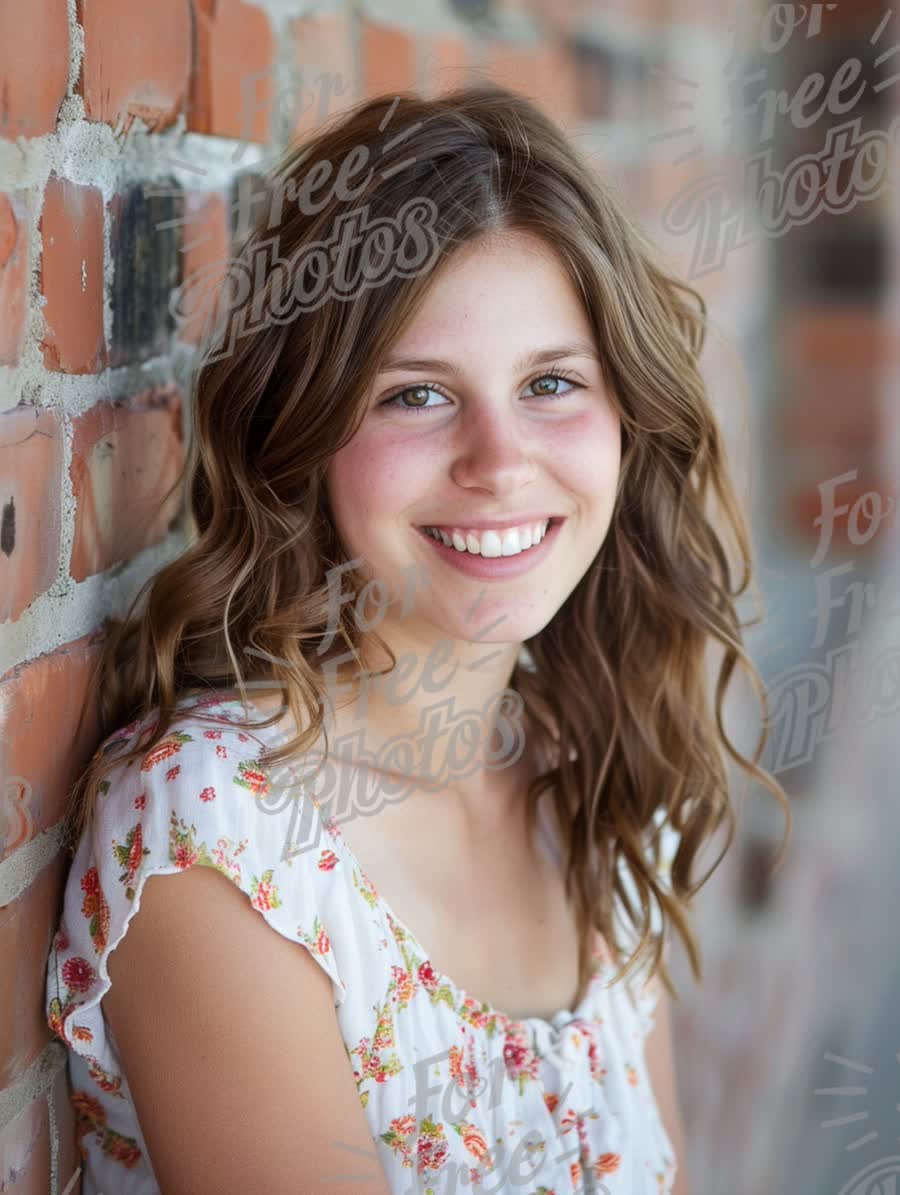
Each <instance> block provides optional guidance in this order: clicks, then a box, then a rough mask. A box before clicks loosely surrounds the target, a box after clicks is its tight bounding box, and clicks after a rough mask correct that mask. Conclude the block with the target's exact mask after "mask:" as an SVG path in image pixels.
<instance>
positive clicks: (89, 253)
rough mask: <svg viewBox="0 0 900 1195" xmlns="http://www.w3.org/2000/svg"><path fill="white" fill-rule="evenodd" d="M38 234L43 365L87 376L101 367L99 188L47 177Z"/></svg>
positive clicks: (101, 277)
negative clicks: (43, 328)
mask: <svg viewBox="0 0 900 1195" xmlns="http://www.w3.org/2000/svg"><path fill="white" fill-rule="evenodd" d="M40 231H41V250H42V256H41V268H40V289H41V294H42V295H43V296H44V297H45V299H46V300H47V301H46V305H45V306H44V319H45V321H46V324H47V330H46V332H45V334H44V338H43V340H42V341H41V347H42V349H43V353H44V364H45V365H46V367H47V368H48V369H55V370H59V371H60V372H62V373H93V372H95V371H97V370H100V369H102V368H103V367H104V366H105V365H106V363H107V361H106V346H105V343H104V339H103V194H102V192H101V191H100V188H99V187H81V186H79V185H78V184H77V183H73V182H69V181H68V179H64V178H57V177H56V176H51V177H50V178H49V179H48V180H47V186H46V189H45V192H44V208H43V211H42V212H41V220H40Z"/></svg>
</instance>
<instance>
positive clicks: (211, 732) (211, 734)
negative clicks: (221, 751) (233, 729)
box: [203, 730, 222, 739]
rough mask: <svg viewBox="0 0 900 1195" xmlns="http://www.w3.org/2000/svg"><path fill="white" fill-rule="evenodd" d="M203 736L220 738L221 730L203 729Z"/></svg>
mask: <svg viewBox="0 0 900 1195" xmlns="http://www.w3.org/2000/svg"><path fill="white" fill-rule="evenodd" d="M203 737H204V738H205V739H220V738H221V737H222V732H221V730H204V732H203Z"/></svg>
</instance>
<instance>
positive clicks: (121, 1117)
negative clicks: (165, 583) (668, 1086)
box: [46, 695, 676, 1195]
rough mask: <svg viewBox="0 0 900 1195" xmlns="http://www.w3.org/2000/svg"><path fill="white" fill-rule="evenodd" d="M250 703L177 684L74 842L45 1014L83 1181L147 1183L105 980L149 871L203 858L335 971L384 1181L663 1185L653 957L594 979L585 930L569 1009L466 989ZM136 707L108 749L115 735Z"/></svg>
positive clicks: (433, 1192)
mask: <svg viewBox="0 0 900 1195" xmlns="http://www.w3.org/2000/svg"><path fill="white" fill-rule="evenodd" d="M247 708H248V707H245V706H244V705H243V703H242V702H240V701H237V700H234V699H224V698H223V697H217V696H215V695H214V696H213V697H209V696H204V697H202V698H185V699H183V701H182V702H181V703H179V711H178V716H177V717H176V719H175V722H174V723H173V725H172V726H171V727H170V729H169V732H168V733H167V735H166V737H165V738H164V739H163V740H162V741H161V742H160V743H158V744H157V745H156V747H154V748H153V749H152V750H151V751H149V752H148V753H147V754H146V755H145V756H144V758H143V759H142V760H141V759H138V760H136V761H134V762H133V763H132V764H131V765H130V766H125V765H124V764H116V765H115V766H114V768H113V771H112V772H111V773H110V774H109V776H108V778H107V781H106V782H105V783H104V785H103V786H102V787H101V791H100V792H99V794H98V797H97V805H96V807H95V810H94V813H93V819H92V824H91V827H90V833H86V834H84V835H83V836H82V838H81V840H80V842H79V844H78V847H77V851H76V854H75V856H74V858H73V860H72V865H71V867H70V870H69V874H68V878H67V882H66V886H65V892H64V903H63V911H62V915H61V918H60V922H59V926H58V930H57V933H56V935H55V937H54V939H53V943H52V948H51V951H50V956H49V959H48V965H47V987H46V1016H47V1021H48V1024H49V1025H50V1028H51V1029H52V1030H53V1032H54V1033H55V1034H56V1035H57V1036H58V1037H59V1038H60V1039H61V1040H62V1041H63V1043H64V1044H65V1046H66V1047H67V1050H68V1067H69V1080H70V1086H71V1091H72V1096H71V1098H72V1103H73V1105H74V1108H75V1111H76V1115H77V1124H78V1140H79V1149H80V1151H81V1157H82V1161H83V1168H84V1176H83V1195H101V1193H102V1195H157V1193H158V1192H159V1190H160V1188H159V1186H158V1183H157V1181H156V1179H155V1177H154V1173H153V1165H152V1161H151V1158H150V1155H149V1153H148V1151H147V1147H146V1144H145V1142H144V1139H143V1137H142V1135H141V1129H140V1125H139V1123H138V1118H137V1114H136V1110H135V1106H134V1104H133V1103H132V1100H131V1096H130V1093H129V1088H128V1080H127V1077H126V1075H125V1074H124V1072H123V1068H122V1066H121V1064H120V1061H119V1057H118V1053H117V1050H116V1046H115V1041H114V1038H113V1037H112V1034H111V1031H110V1028H109V1026H108V1025H107V1024H106V1020H105V1017H104V1014H103V1009H102V1006H101V1004H100V1001H101V999H102V997H103V996H104V994H105V993H106V992H107V991H108V990H109V987H110V980H109V977H108V975H107V964H108V960H109V956H110V954H111V953H112V951H113V950H115V948H116V946H117V944H118V943H119V941H120V940H121V939H122V937H123V935H124V934H125V933H126V932H127V929H128V925H129V922H130V921H131V918H132V917H133V916H134V914H135V913H136V912H137V911H138V908H139V906H140V900H141V892H142V889H143V886H144V884H145V882H146V880H147V877H148V876H151V875H159V874H173V873H175V872H179V871H185V870H186V869H187V868H189V867H196V866H201V867H214V868H216V869H217V870H218V871H220V872H222V874H223V875H225V876H227V877H228V879H229V880H231V881H232V882H233V883H235V884H237V885H238V887H239V888H240V889H241V890H242V892H244V893H245V894H246V895H247V897H248V898H249V900H250V903H251V904H252V906H253V907H254V908H255V909H257V910H258V911H259V912H260V914H261V915H262V916H263V917H264V918H265V920H266V921H267V922H268V924H269V925H270V926H271V928H272V929H273V930H274V931H275V932H276V933H279V934H281V935H282V936H284V937H286V938H288V939H290V940H291V941H293V942H296V943H298V944H299V945H300V946H302V947H303V948H304V949H306V950H307V951H309V953H310V954H311V955H312V957H313V958H314V959H315V960H316V962H317V963H318V964H319V966H321V967H322V969H323V970H324V971H325V973H326V975H328V977H329V979H330V980H331V984H332V990H333V995H334V1005H335V1015H336V1018H337V1021H338V1024H339V1027H340V1033H341V1036H342V1038H343V1040H344V1046H345V1051H346V1055H347V1062H348V1066H349V1067H350V1068H351V1070H352V1072H353V1076H354V1079H355V1080H356V1086H357V1090H358V1092H359V1101H360V1105H361V1107H362V1108H363V1109H364V1111H365V1115H366V1117H367V1119H368V1123H369V1126H370V1129H371V1134H372V1156H371V1172H372V1173H373V1174H374V1173H377V1167H379V1166H380V1167H381V1168H382V1170H383V1172H384V1174H385V1175H386V1176H387V1180H388V1184H389V1187H390V1189H391V1191H392V1192H393V1193H394V1195H407V1193H408V1195H417V1193H419V1192H421V1193H423V1195H445V1193H447V1195H449V1193H452V1192H457V1191H460V1190H461V1189H466V1188H469V1189H472V1190H474V1191H476V1192H479V1191H480V1192H482V1193H483V1195H487V1193H489V1192H490V1193H496V1192H506V1191H515V1192H516V1195H574V1193H579V1195H580V1193H590V1192H595V1193H599V1195H666V1193H667V1192H671V1189H672V1184H673V1182H674V1177H675V1169H676V1163H675V1158H674V1151H673V1149H672V1146H671V1142H670V1141H669V1138H668V1137H667V1135H666V1132H665V1130H664V1128H663V1125H662V1121H661V1119H660V1116H659V1113H658V1109H657V1106H656V1102H655V1099H654V1096H653V1092H652V1090H651V1087H650V1081H649V1077H648V1072H647V1069H646V1066H645V1061H644V1038H645V1036H646V1034H647V1033H648V1032H649V1030H650V1028H651V1026H652V1025H653V1023H654V1008H655V1005H656V1001H657V999H658V996H659V991H660V988H661V984H660V982H659V980H658V978H655V979H654V980H653V981H652V982H650V983H649V984H640V983H638V984H637V985H636V984H635V979H634V977H630V979H629V980H627V981H624V982H619V983H617V984H615V985H614V986H612V987H609V988H607V987H606V986H605V983H606V981H607V980H608V979H610V978H612V976H613V975H614V974H615V969H614V968H613V967H612V965H611V962H610V960H609V957H608V955H607V953H606V951H605V949H604V945H603V942H602V939H601V938H600V937H599V936H598V938H597V943H596V948H595V952H594V967H595V969H594V972H593V978H592V980H591V984H590V986H589V988H588V991H587V993H586V995H585V997H584V999H583V1000H582V1002H581V1003H580V1005H579V1006H578V1007H577V1008H576V1009H573V1010H571V1011H561V1012H560V1013H558V1014H557V1015H556V1016H555V1017H553V1018H552V1019H551V1020H549V1021H547V1020H544V1019H543V1018H540V1017H530V1018H526V1019H524V1020H513V1019H511V1018H510V1017H508V1016H506V1015H504V1014H503V1013H502V1012H500V1011H499V1010H497V1009H494V1008H491V1007H490V1006H489V1005H487V1004H484V1003H482V1002H480V1001H478V1000H476V999H474V998H472V997H471V996H470V995H468V994H467V993H466V992H464V991H462V990H461V989H460V988H458V987H457V986H456V985H455V984H454V983H453V981H452V980H451V979H450V978H449V977H448V976H445V975H441V974H440V973H438V972H437V971H436V970H435V969H434V967H433V966H432V964H431V962H430V960H429V958H428V956H427V954H426V952H425V950H424V949H423V947H422V946H421V944H420V943H419V942H417V941H416V938H415V937H414V936H413V934H412V933H411V932H410V931H409V930H408V929H407V927H406V926H404V925H403V923H402V922H401V921H400V920H399V919H398V918H397V917H396V916H395V915H394V914H393V912H392V910H391V909H390V907H389V906H388V905H387V904H386V903H385V901H384V900H383V899H381V897H380V896H379V894H378V892H377V891H376V890H375V888H374V886H373V885H372V883H371V882H370V881H369V880H368V878H367V877H366V875H365V873H364V872H363V870H362V868H361V866H360V864H359V862H358V861H357V859H356V858H355V857H354V855H353V853H352V851H351V850H350V849H349V847H348V845H347V844H346V843H345V841H344V839H343V837H342V835H341V833H340V829H339V826H338V824H337V823H336V821H335V819H334V818H328V819H326V818H324V816H323V814H322V810H321V807H320V805H319V803H318V802H317V801H316V800H315V799H314V798H313V797H311V796H310V795H309V794H308V792H306V791H305V790H304V789H303V788H302V787H299V788H298V786H296V785H295V786H294V789H293V790H292V791H293V794H294V795H293V799H292V800H290V801H285V800H284V799H282V794H283V792H284V791H285V788H286V786H284V785H281V786H279V785H278V784H276V783H273V776H272V774H270V773H268V772H266V771H265V770H264V769H263V768H262V767H261V766H260V764H259V760H258V756H259V753H260V749H261V745H268V742H277V741H282V739H283V735H282V733H281V732H280V731H279V730H278V729H277V728H275V727H266V728H263V729H262V730H251V729H249V728H247V727H244V728H243V729H242V725H243V723H242V720H241V711H244V716H245V717H246V716H249V717H250V719H251V720H253V721H262V720H263V719H264V717H265V715H263V714H262V713H261V712H260V711H258V710H255V708H254V707H252V706H250V707H249V710H250V713H249V715H247V713H246V710H247ZM195 710H196V711H198V712H199V711H201V710H202V714H203V718H202V720H201V719H199V718H195V717H193V716H192V714H193V711H195ZM211 715H213V716H215V717H216V719H217V724H218V727H220V728H217V727H216V726H213V725H211V723H210V722H209V721H208V719H209V717H210V716H211ZM143 725H145V724H144V723H133V724H132V725H131V726H128V727H124V728H123V729H121V730H119V731H116V732H115V733H114V734H113V735H111V736H110V737H109V738H108V739H107V740H106V741H105V743H104V744H103V745H102V748H101V749H102V750H104V751H106V752H119V749H120V748H121V749H122V750H124V749H127V747H128V746H129V745H130V744H131V743H132V742H134V741H136V739H135V736H136V735H137V733H139V732H140V730H141V729H142V727H143ZM282 766H284V765H282ZM666 829H667V827H664V830H666ZM671 833H672V832H671V831H669V834H670V835H671ZM663 841H664V844H665V843H666V842H667V841H668V842H669V843H671V842H672V838H671V837H669V838H668V839H667V838H666V836H665V834H664V836H663ZM654 911H656V910H654ZM623 927H624V922H623ZM336 1127H339V1126H336Z"/></svg>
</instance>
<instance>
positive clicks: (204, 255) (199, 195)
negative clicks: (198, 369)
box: [179, 191, 230, 344]
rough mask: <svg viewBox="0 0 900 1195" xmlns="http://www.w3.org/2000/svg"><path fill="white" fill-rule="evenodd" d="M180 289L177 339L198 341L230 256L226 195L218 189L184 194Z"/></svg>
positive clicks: (204, 329)
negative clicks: (179, 325)
mask: <svg viewBox="0 0 900 1195" xmlns="http://www.w3.org/2000/svg"><path fill="white" fill-rule="evenodd" d="M184 218H185V221H186V222H185V224H184V226H183V232H184V245H183V246H182V253H183V255H184V259H183V265H182V276H183V279H184V281H183V291H182V299H181V303H180V305H179V308H180V310H181V311H182V312H183V313H184V314H185V317H186V318H185V319H184V322H183V324H182V325H181V327H180V330H179V335H180V338H181V339H182V340H184V341H186V342H187V343H189V344H197V343H198V342H199V340H200V338H201V336H202V335H203V334H204V332H205V331H206V316H207V312H208V308H211V306H212V302H213V297H214V292H215V288H216V286H217V285H218V284H219V283H220V282H221V280H222V277H223V275H224V273H225V269H226V266H227V263H228V259H229V248H230V228H229V213H228V203H227V200H226V197H225V196H224V195H223V194H222V193H221V192H218V191H186V192H185V193H184Z"/></svg>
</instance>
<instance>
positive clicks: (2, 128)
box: [0, 0, 749, 1195]
mask: <svg viewBox="0 0 900 1195" xmlns="http://www.w3.org/2000/svg"><path fill="white" fill-rule="evenodd" d="M482 9H487V10H488V11H489V14H490V24H488V25H485V24H484V23H481V24H478V23H476V21H477V17H476V16H473V14H477V12H478V11H480V10H482ZM715 14H716V5H715V3H714V0H694V2H692V3H689V2H688V0H668V2H666V0H615V2H612V0H611V2H609V3H605V4H598V3H589V2H587V0H583V2H581V3H579V2H578V0H534V2H533V3H530V4H526V3H510V2H506V3H502V2H500V3H498V2H497V0H495V2H494V3H493V4H491V3H489V2H486V3H484V4H476V3H474V2H470V3H463V2H462V0H459V3H458V4H457V5H455V6H454V5H452V4H451V3H450V2H449V0H430V2H428V3H425V2H424V0H415V2H413V0H407V2H406V3H401V2H399V0H355V2H350V0H344V2H341V0H337V2H333V3H327V2H324V0H323V2H321V3H318V4H314V3H310V2H309V0H306V2H303V0H256V2H255V3H242V2H241V0H153V3H150V4H148V3H145V2H144V0H68V2H67V0H30V3H29V4H28V5H26V6H21V7H20V6H18V5H14V4H12V3H11V2H10V3H3V4H2V5H0V549H2V550H0V776H2V787H0V1191H11V1192H15V1193H16V1195H38V1193H39V1192H40V1193H41V1195H46V1193H47V1192H48V1191H49V1192H51V1193H52V1195H72V1193H73V1192H77V1191H79V1190H80V1186H81V1179H80V1168H79V1160H80V1159H79V1155H78V1149H77V1142H76V1140H75V1131H74V1122H73V1114H72V1110H71V1108H70V1106H69V1103H68V1098H67V1085H66V1070H65V1057H64V1053H63V1049H62V1046H61V1044H60V1043H59V1042H58V1041H57V1040H55V1039H53V1038H52V1035H51V1033H50V1030H49V1028H48V1026H47V1025H46V1023H45V1021H44V1016H43V989H44V979H45V968H46V956H47V951H48V948H49V944H50V936H51V933H52V930H53V927H54V925H55V923H56V921H57V919H58V915H59V912H60V901H61V893H62V886H63V883H64V879H65V860H64V857H63V856H62V855H61V854H60V844H59V832H60V827H61V818H62V816H63V812H64V808H65V802H66V797H67V793H68V791H69V787H70V785H71V783H72V782H73V780H74V778H75V777H76V775H77V773H78V771H79V769H80V768H81V767H82V766H83V765H84V763H85V762H86V761H87V759H88V757H89V756H90V755H91V754H92V752H93V750H94V748H95V746H96V740H97V724H96V719H95V717H94V716H93V706H92V695H91V694H90V693H89V692H88V691H87V676H88V670H89V667H90V665H91V663H92V661H93V660H94V659H95V657H96V653H97V651H98V644H99V641H100V634H101V632H102V626H103V620H104V619H105V617H106V616H107V615H109V614H119V613H121V612H122V611H123V610H124V609H125V607H126V606H127V604H128V601H129V600H130V598H131V597H132V596H133V594H134V593H135V592H136V590H137V589H138V588H139V587H140V585H141V584H142V583H143V581H144V580H145V578H146V577H147V576H148V575H150V574H152V573H153V572H154V571H155V570H156V569H158V568H159V567H160V565H161V564H162V563H163V562H165V561H166V560H168V559H170V558H171V557H172V556H173V555H176V554H177V553H178V552H179V550H180V549H181V547H182V545H183V542H184V541H183V535H184V526H183V515H184V511H183V504H182V501H181V498H180V496H179V495H177V494H176V495H175V496H173V498H172V499H171V500H170V501H169V502H167V503H166V504H165V505H163V506H162V507H161V509H157V507H158V504H159V499H160V497H161V495H162V494H164V493H165V491H166V489H167V488H168V487H169V485H170V483H171V482H172V480H173V478H174V477H175V475H176V474H177V472H178V471H179V469H180V468H181V465H182V461H183V453H184V415H185V412H184V401H185V396H186V393H187V382H188V378H189V370H190V367H191V360H192V353H193V352H194V346H195V344H196V341H197V339H198V332H199V329H198V328H196V327H192V326H190V325H189V324H182V323H179V322H177V321H176V320H175V319H174V317H173V315H172V314H171V312H170V310H169V301H170V297H171V295H172V293H173V290H174V289H176V288H177V287H178V286H179V285H180V284H181V283H182V282H183V281H184V280H185V279H187V278H189V277H190V276H191V275H192V274H193V273H194V272H195V271H198V270H201V269H204V270H205V269H208V268H210V267H211V266H212V267H214V268H215V263H218V262H221V263H222V266H223V268H224V262H225V258H226V256H227V254H228V252H229V246H230V243H231V240H232V238H233V237H234V236H235V235H237V234H238V233H239V232H240V229H241V227H242V226H243V224H244V223H245V222H246V220H247V219H248V215H249V212H250V209H251V207H252V202H253V178H254V167H257V168H258V167H259V164H260V162H262V161H264V160H268V159H269V158H271V157H272V156H274V154H275V153H277V151H278V150H279V149H280V148H281V147H282V146H283V145H284V144H285V143H286V142H287V141H288V140H290V139H292V138H293V137H295V136H301V135H303V134H304V133H306V132H308V131H309V130H311V129H312V128H314V127H316V125H317V124H319V123H320V122H321V121H322V119H324V118H325V117H327V116H329V115H331V114H332V113H334V112H336V111H339V110H340V108H341V107H342V106H344V105H346V104H349V103H352V102H355V101H357V100H359V99H362V98H365V97H368V96H370V95H375V94H378V93H380V92H393V91H396V90H399V89H404V88H409V87H418V88H420V89H421V90H422V91H423V92H425V93H428V94H430V93H433V92H435V91H438V90H443V89H446V88H447V87H449V86H451V85H455V84H458V83H460V82H463V81H465V80H466V79H474V78H475V77H481V78H484V77H489V78H493V79H496V80H498V81H500V82H503V83H505V84H506V85H508V86H511V87H514V88H519V89H521V90H524V91H525V92H527V93H529V94H531V95H532V96H533V97H534V98H536V99H538V101H539V102H540V103H541V104H542V105H543V106H544V107H545V108H546V110H547V111H548V112H549V113H550V114H551V115H552V116H554V117H555V118H556V119H557V120H559V121H560V122H561V123H562V124H563V125H564V126H565V127H566V128H567V129H568V130H569V131H570V132H572V133H573V134H574V135H576V136H578V137H579V138H584V139H585V142H584V143H585V144H589V145H592V146H593V147H594V148H595V150H596V154H597V162H598V165H603V166H607V167H608V168H609V169H610V170H612V171H614V172H616V174H617V176H618V178H619V180H620V182H621V186H622V189H623V191H624V192H625V194H626V196H628V197H629V199H630V201H631V202H632V203H633V206H634V209H635V211H636V213H637V214H639V215H645V216H647V218H648V219H652V215H653V213H654V212H655V211H656V210H657V209H658V208H659V207H660V205H661V203H662V202H664V200H665V197H666V196H667V195H668V194H671V193H673V192H674V190H675V189H676V188H677V186H679V185H680V183H681V181H682V179H683V177H684V170H685V168H684V166H676V165H672V164H671V160H672V158H673V157H674V155H669V157H668V158H666V157H665V156H664V155H663V156H661V155H660V153H659V152H658V150H656V149H654V148H653V146H652V144H651V143H650V142H648V141H647V140H646V137H645V135H644V134H645V133H646V131H647V130H648V129H650V128H651V127H658V126H659V125H660V123H661V122H662V120H663V117H664V115H665V111H666V104H667V102H668V99H669V98H671V86H672V83H671V80H670V81H669V83H668V84H667V83H666V82H665V80H662V81H660V80H659V79H657V78H655V77H653V76H652V75H651V73H650V71H649V69H648V68H649V64H650V63H651V61H652V60H653V59H654V57H655V56H657V55H658V53H659V52H660V51H661V50H664V49H665V46H666V45H667V44H668V41H667V39H668V38H669V35H671V34H678V33H683V34H686V35H693V34H694V33H696V35H697V36H702V37H704V38H709V37H710V36H713V35H712V34H711V33H710V29H711V28H712V27H713V23H714V22H713V17H714V15H715ZM720 15H721V14H720ZM667 88H668V89H669V90H667ZM629 126H635V127H636V128H637V131H635V128H631V129H630V130H629ZM641 130H643V131H641ZM704 153H705V155H706V156H705V157H703V158H701V159H700V162H701V165H703V166H704V168H706V169H709V168H711V165H712V164H714V158H715V153H716V151H715V149H714V148H713V149H710V148H709V147H707V148H706V149H705V150H704ZM710 155H712V157H711V156H710ZM694 164H695V166H696V160H695V163H694ZM673 248H674V249H675V252H676V255H677V254H678V253H679V252H681V251H682V250H683V249H684V248H685V246H684V244H683V243H682V244H680V245H674V246H673ZM747 260H749V259H748V257H747V255H746V254H744V255H742V256H741V258H740V260H739V262H738V263H737V264H736V265H734V266H733V269H730V270H726V271H724V272H722V274H720V275H718V276H715V275H714V276H712V277H711V278H710V279H709V280H708V281H701V283H700V286H701V289H704V288H705V287H706V286H707V285H708V287H709V292H710V295H711V296H713V295H715V296H718V297H719V298H720V299H721V298H724V299H727V292H728V290H729V288H731V293H732V294H737V293H743V294H744V295H746V286H747V280H746V275H747V266H746V261H747ZM85 705H86V706H87V707H88V716H87V718H86V719H85V725H84V728H83V732H82V734H81V735H80V736H79V737H76V735H75V732H74V726H75V722H76V718H77V714H78V712H79V711H80V710H81V708H82V707H83V706H85Z"/></svg>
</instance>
